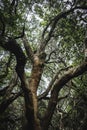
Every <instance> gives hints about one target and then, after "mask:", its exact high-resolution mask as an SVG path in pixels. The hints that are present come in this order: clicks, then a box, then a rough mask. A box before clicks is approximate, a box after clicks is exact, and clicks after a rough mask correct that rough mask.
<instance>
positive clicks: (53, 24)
mask: <svg viewBox="0 0 87 130" xmlns="http://www.w3.org/2000/svg"><path fill="white" fill-rule="evenodd" d="M77 9H80V10H81V9H82V10H86V9H87V6H76V7H74V8H71V9H70V10H68V11H65V12H61V13H59V14H58V15H57V16H55V17H54V18H53V19H52V20H51V21H50V22H49V23H48V25H47V26H46V28H45V29H44V31H43V34H42V39H43V40H42V43H41V45H40V51H41V50H43V51H44V49H45V47H46V45H47V44H48V42H49V40H50V39H51V37H52V34H53V32H54V30H55V28H56V25H57V23H58V21H59V20H60V19H62V18H66V17H67V15H69V14H70V13H72V12H74V10H77ZM49 27H50V28H51V29H50V31H49V33H48V35H47V36H46V38H45V32H46V31H47V29H48V28H49Z"/></svg>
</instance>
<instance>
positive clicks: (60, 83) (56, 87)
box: [43, 62, 87, 130]
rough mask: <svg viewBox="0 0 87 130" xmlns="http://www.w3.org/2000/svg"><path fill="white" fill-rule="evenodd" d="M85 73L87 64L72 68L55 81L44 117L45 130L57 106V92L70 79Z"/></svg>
mask: <svg viewBox="0 0 87 130" xmlns="http://www.w3.org/2000/svg"><path fill="white" fill-rule="evenodd" d="M86 71H87V62H84V63H83V64H81V65H79V66H78V67H76V68H72V69H70V70H69V71H67V73H65V74H64V75H63V76H62V77H61V78H60V79H58V80H57V81H56V83H55V84H54V87H53V90H52V92H51V98H50V100H49V104H48V108H47V111H46V113H45V116H44V120H43V127H44V129H45V130H47V129H48V126H49V123H50V121H51V119H52V115H53V113H54V110H55V107H56V105H57V99H58V94H59V91H60V90H61V89H62V88H63V86H64V85H65V84H66V83H68V82H69V81H70V80H71V79H72V78H75V77H77V76H79V75H82V74H83V73H84V72H86Z"/></svg>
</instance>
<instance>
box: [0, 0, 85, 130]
mask: <svg viewBox="0 0 87 130" xmlns="http://www.w3.org/2000/svg"><path fill="white" fill-rule="evenodd" d="M13 2H15V1H14V0H13ZM67 2H68V1H67ZM78 9H79V10H80V9H81V10H85V9H87V6H72V8H70V9H67V10H65V11H64V12H60V13H58V14H57V15H56V16H54V15H53V16H54V18H52V20H51V21H50V22H49V23H48V24H47V26H46V28H45V29H44V31H43V34H42V37H41V43H40V45H39V47H37V51H36V52H34V51H33V49H32V47H31V46H30V44H29V41H28V40H27V37H26V35H24V34H23V35H22V36H20V37H19V38H21V41H22V43H23V47H24V48H25V51H26V55H27V58H26V56H25V52H24V50H23V49H22V48H21V47H20V45H19V43H18V42H17V40H16V38H13V37H9V36H8V37H6V36H5V35H4V31H5V29H3V31H2V33H1V32H0V46H1V47H2V48H4V49H5V50H6V51H9V52H10V53H12V54H14V56H15V58H16V69H15V70H16V73H17V76H18V77H19V79H20V82H21V88H22V94H23V96H24V101H25V118H26V123H25V124H24V127H23V130H48V129H49V126H50V123H51V120H52V117H53V114H54V111H55V108H56V105H57V104H58V101H59V100H58V98H59V97H58V96H59V92H60V90H61V89H62V88H63V87H64V86H65V85H66V84H67V83H68V82H69V81H70V80H71V79H73V78H74V77H77V76H79V75H82V74H83V73H84V72H86V71H87V54H86V60H84V62H83V63H82V64H81V65H78V66H75V67H70V68H69V67H66V69H64V73H63V74H62V75H61V76H59V77H58V75H59V73H60V71H58V72H57V73H56V75H55V76H54V77H53V79H52V80H51V82H50V83H49V85H48V87H47V89H46V90H45V91H44V92H43V93H42V94H41V95H39V96H37V90H38V87H39V85H40V81H41V78H42V74H43V71H44V67H45V65H46V63H48V61H49V60H50V58H51V55H52V54H53V53H55V51H54V50H52V51H51V53H50V54H49V55H48V56H47V54H46V49H47V48H46V47H48V48H49V46H48V44H49V41H50V40H51V38H53V37H54V32H55V28H56V26H58V24H57V23H58V22H59V21H60V20H61V19H66V17H67V16H68V15H69V14H70V13H74V11H77V10H78ZM0 22H1V21H0ZM2 24H3V26H4V23H3V22H2ZM23 33H24V32H23ZM84 41H85V45H87V37H86V38H85V40H84ZM50 44H51V43H50ZM52 49H53V48H52ZM55 50H56V49H55ZM85 52H87V46H86V51H85ZM57 54H58V52H57ZM55 55H56V54H55ZM60 59H61V57H60ZM27 60H29V61H30V63H31V65H32V70H31V74H30V77H29V79H27V76H26V73H25V65H26V62H27ZM61 62H62V61H61ZM63 67H64V66H63ZM14 82H15V81H14ZM9 86H10V89H9V92H7V95H8V98H7V97H5V101H3V102H2V103H1V104H0V114H2V113H3V112H4V111H5V110H6V109H7V107H8V106H9V105H10V104H11V103H12V102H13V101H14V100H15V99H16V98H17V97H18V96H20V94H21V93H19V94H18V95H14V96H9V93H10V92H11V90H12V88H13V87H14V84H12V83H11V84H10V85H9ZM6 89H7V88H6ZM49 92H50V96H49V100H48V104H47V108H46V111H45V112H44V115H43V117H39V116H38V101H39V100H41V99H43V98H44V97H46V96H47V95H48V93H49ZM2 95H3V94H2Z"/></svg>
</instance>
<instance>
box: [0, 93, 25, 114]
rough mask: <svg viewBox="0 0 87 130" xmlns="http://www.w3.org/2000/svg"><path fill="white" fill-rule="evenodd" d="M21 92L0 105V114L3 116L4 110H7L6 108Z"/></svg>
mask: <svg viewBox="0 0 87 130" xmlns="http://www.w3.org/2000/svg"><path fill="white" fill-rule="evenodd" d="M22 93H23V92H22V91H20V92H19V93H17V94H16V95H12V96H11V97H10V98H8V99H6V100H4V101H3V102H2V103H1V104H0V114H3V113H4V112H5V110H6V109H7V108H8V106H9V105H10V104H11V103H12V102H13V101H14V100H15V99H17V98H18V97H19V96H20V95H21V94H22Z"/></svg>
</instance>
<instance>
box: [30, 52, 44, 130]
mask: <svg viewBox="0 0 87 130" xmlns="http://www.w3.org/2000/svg"><path fill="white" fill-rule="evenodd" d="M42 55H43V54H42ZM44 61H45V57H44V59H43V58H42V57H41V56H39V55H37V54H35V55H34V64H33V68H32V74H31V77H30V80H29V87H30V89H31V92H32V95H33V105H34V118H35V130H41V127H40V121H39V119H38V117H37V108H38V100H37V88H38V85H39V82H40V79H41V75H42V72H43V68H44Z"/></svg>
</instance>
